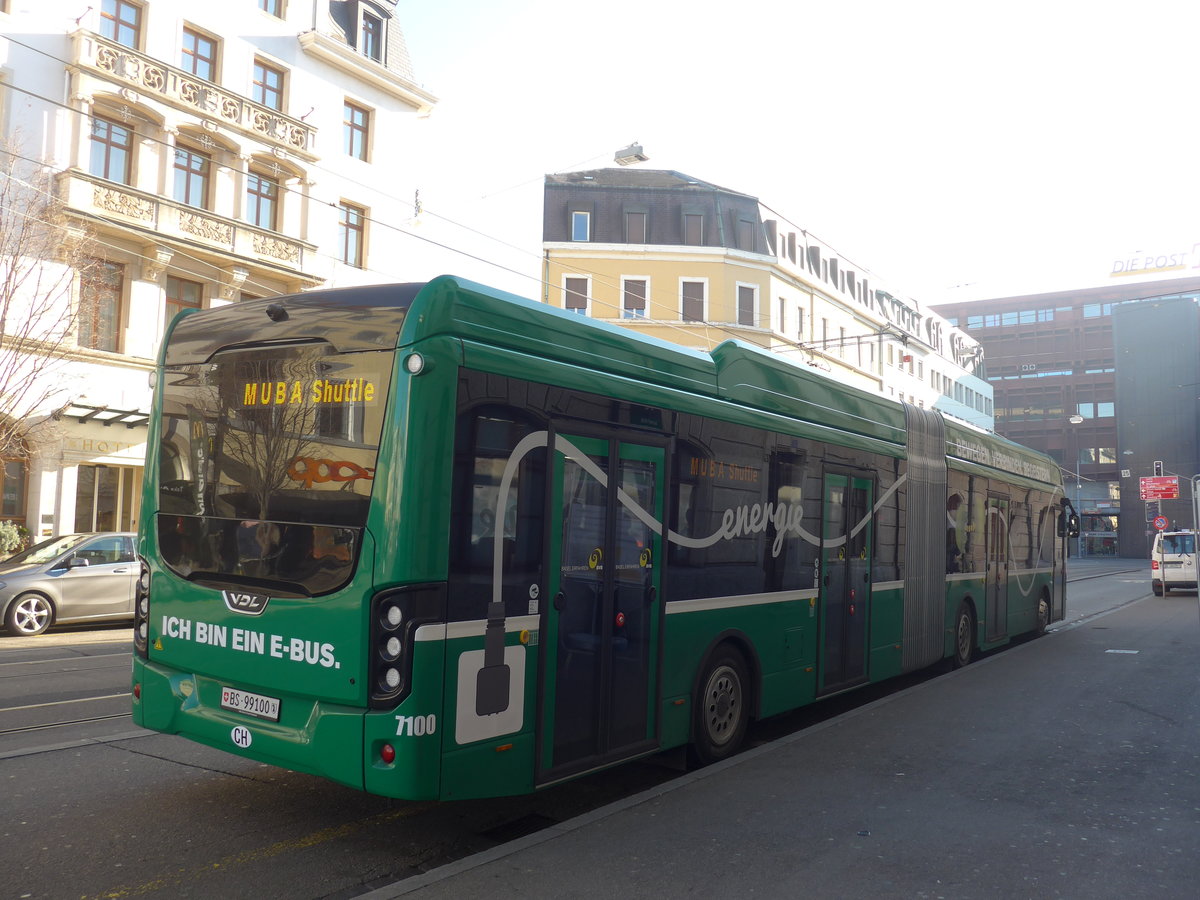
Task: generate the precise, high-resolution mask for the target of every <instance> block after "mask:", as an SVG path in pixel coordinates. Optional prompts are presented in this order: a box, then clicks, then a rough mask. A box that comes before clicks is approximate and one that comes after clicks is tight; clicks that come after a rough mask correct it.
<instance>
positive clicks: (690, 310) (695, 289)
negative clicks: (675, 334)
mask: <svg viewBox="0 0 1200 900" xmlns="http://www.w3.org/2000/svg"><path fill="white" fill-rule="evenodd" d="M706 287H707V284H706V283H705V282H703V281H681V282H679V299H680V312H681V313H682V317H683V321H685V322H703V321H704V294H705V288H706Z"/></svg>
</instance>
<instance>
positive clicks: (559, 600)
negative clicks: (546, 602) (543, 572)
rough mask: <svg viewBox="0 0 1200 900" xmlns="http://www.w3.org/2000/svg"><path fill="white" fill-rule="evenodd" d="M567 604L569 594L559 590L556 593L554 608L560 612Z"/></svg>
mask: <svg viewBox="0 0 1200 900" xmlns="http://www.w3.org/2000/svg"><path fill="white" fill-rule="evenodd" d="M566 605H567V595H566V594H564V593H563V592H562V591H559V592H558V593H557V594H555V595H554V608H555V609H556V610H558V611H559V612H562V611H563V607H564V606H566Z"/></svg>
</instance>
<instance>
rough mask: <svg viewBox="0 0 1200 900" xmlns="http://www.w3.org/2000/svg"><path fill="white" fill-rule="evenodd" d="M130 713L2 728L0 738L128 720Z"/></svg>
mask: <svg viewBox="0 0 1200 900" xmlns="http://www.w3.org/2000/svg"><path fill="white" fill-rule="evenodd" d="M128 718H129V713H127V712H126V713H112V714H110V715H105V716H87V717H85V718H82V719H70V720H67V721H64V722H43V723H40V724H37V725H21V726H18V727H16V728H0V737H2V736H4V735H9V734H26V733H28V732H31V731H46V730H48V729H50V728H66V727H69V726H71V725H89V724H91V723H93V722H106V721H109V720H110V719H128Z"/></svg>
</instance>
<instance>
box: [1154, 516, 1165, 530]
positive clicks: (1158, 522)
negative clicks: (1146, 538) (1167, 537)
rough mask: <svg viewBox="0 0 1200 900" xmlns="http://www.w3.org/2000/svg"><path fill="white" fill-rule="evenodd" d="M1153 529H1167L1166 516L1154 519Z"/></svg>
mask: <svg viewBox="0 0 1200 900" xmlns="http://www.w3.org/2000/svg"><path fill="white" fill-rule="evenodd" d="M1154 527H1155V528H1157V529H1158V530H1159V531H1164V530H1165V529H1166V527H1167V517H1166V516H1158V517H1156V518H1155V520H1154Z"/></svg>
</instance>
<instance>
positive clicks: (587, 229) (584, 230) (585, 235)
mask: <svg viewBox="0 0 1200 900" xmlns="http://www.w3.org/2000/svg"><path fill="white" fill-rule="evenodd" d="M591 239H592V216H591V214H590V213H587V212H583V211H582V210H576V211H574V212H572V213H571V240H573V241H590V240H591Z"/></svg>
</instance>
